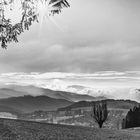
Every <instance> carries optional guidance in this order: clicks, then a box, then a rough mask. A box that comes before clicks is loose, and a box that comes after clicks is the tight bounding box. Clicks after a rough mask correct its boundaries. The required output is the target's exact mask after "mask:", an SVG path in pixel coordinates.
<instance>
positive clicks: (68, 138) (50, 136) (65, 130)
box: [0, 119, 140, 140]
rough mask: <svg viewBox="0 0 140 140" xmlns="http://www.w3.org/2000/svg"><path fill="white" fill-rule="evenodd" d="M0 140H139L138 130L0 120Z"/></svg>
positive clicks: (139, 133) (139, 131)
mask: <svg viewBox="0 0 140 140" xmlns="http://www.w3.org/2000/svg"><path fill="white" fill-rule="evenodd" d="M0 140H140V130H138V129H137V130H111V129H98V128H89V127H80V126H67V125H58V124H46V123H38V122H29V121H21V120H10V119H0Z"/></svg>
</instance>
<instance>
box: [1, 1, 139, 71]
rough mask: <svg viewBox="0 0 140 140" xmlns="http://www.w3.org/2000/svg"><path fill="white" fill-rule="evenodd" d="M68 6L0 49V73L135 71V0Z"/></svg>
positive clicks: (137, 34) (136, 18) (136, 32)
mask: <svg viewBox="0 0 140 140" xmlns="http://www.w3.org/2000/svg"><path fill="white" fill-rule="evenodd" d="M68 1H69V3H70V5H71V7H70V8H69V9H64V10H63V12H62V14H61V15H56V16H55V17H53V20H54V21H55V22H52V20H44V22H43V24H42V26H40V24H34V25H33V26H32V27H31V29H30V31H28V32H25V33H24V34H23V35H21V37H20V39H19V43H18V44H11V45H9V48H8V50H3V49H0V73H5V72H73V73H81V72H82V73H93V72H95V71H139V70H140V62H139V60H140V1H139V0H68Z"/></svg>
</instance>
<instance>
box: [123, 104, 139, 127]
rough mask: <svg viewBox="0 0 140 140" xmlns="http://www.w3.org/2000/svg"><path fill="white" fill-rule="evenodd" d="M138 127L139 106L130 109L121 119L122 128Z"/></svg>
mask: <svg viewBox="0 0 140 140" xmlns="http://www.w3.org/2000/svg"><path fill="white" fill-rule="evenodd" d="M132 127H140V106H139V107H136V106H135V107H134V108H133V110H132V109H130V110H129V111H128V113H127V115H126V117H125V119H123V121H122V128H123V129H124V128H132Z"/></svg>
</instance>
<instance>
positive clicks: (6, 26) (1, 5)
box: [0, 0, 70, 48]
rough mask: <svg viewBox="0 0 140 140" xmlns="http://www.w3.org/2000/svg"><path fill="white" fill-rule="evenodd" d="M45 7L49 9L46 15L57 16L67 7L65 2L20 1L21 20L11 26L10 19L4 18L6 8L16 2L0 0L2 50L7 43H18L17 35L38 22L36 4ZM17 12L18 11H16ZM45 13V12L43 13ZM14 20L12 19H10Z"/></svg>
mask: <svg viewBox="0 0 140 140" xmlns="http://www.w3.org/2000/svg"><path fill="white" fill-rule="evenodd" d="M39 2H41V3H42V5H45V7H46V8H49V10H48V12H49V13H48V15H49V16H50V15H54V14H59V13H60V12H61V10H62V9H63V8H64V7H69V6H70V5H69V3H68V2H67V0H20V5H21V10H22V18H21V20H20V21H19V23H16V24H14V25H13V24H12V22H11V19H7V18H6V16H5V13H6V10H7V9H6V8H10V10H13V9H12V8H11V5H12V4H15V6H16V4H17V3H18V1H16V0H1V1H0V42H1V47H2V48H7V43H10V42H18V35H20V34H21V33H22V32H24V30H29V27H30V26H31V25H32V23H33V22H34V21H37V22H39V20H38V17H39V11H38V4H39ZM17 12H18V11H17ZM44 12H45V11H44ZM12 20H14V19H12Z"/></svg>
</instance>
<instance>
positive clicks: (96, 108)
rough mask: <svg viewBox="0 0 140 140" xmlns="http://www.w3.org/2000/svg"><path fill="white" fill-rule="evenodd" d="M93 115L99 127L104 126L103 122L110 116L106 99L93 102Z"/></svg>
mask: <svg viewBox="0 0 140 140" xmlns="http://www.w3.org/2000/svg"><path fill="white" fill-rule="evenodd" d="M92 117H93V118H94V119H95V121H96V122H97V123H98V125H99V128H102V126H103V123H104V122H105V121H106V119H107V117H108V110H107V104H106V102H105V101H100V102H95V103H93V112H92Z"/></svg>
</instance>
